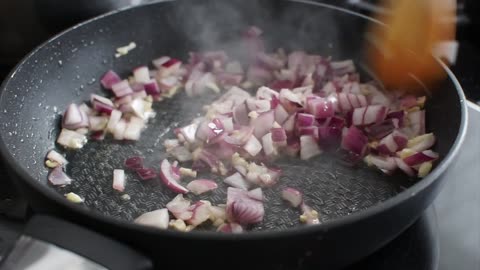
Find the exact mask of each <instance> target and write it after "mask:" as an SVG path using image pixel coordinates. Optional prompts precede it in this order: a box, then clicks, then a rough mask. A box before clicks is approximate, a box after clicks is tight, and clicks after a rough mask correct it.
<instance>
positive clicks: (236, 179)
mask: <svg viewBox="0 0 480 270" xmlns="http://www.w3.org/2000/svg"><path fill="white" fill-rule="evenodd" d="M223 182H224V183H225V184H227V185H229V186H232V187H235V188H239V189H243V190H248V189H249V188H250V183H249V182H247V181H246V180H245V178H243V176H242V175H241V174H240V173H238V172H237V173H234V174H232V175H230V176H229V177H227V178H225V179H224V180H223Z"/></svg>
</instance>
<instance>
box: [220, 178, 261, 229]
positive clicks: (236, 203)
mask: <svg viewBox="0 0 480 270" xmlns="http://www.w3.org/2000/svg"><path fill="white" fill-rule="evenodd" d="M226 212H227V217H228V219H229V221H233V222H237V223H239V224H255V223H259V222H261V221H262V220H263V216H264V214H265V210H264V207H263V203H262V202H261V201H258V200H254V199H252V198H250V197H249V196H248V193H247V191H245V190H242V189H238V188H232V187H229V188H228V190H227V208H226Z"/></svg>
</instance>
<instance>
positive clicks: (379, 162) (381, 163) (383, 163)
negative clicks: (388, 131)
mask: <svg viewBox="0 0 480 270" xmlns="http://www.w3.org/2000/svg"><path fill="white" fill-rule="evenodd" d="M365 158H366V159H367V161H368V163H371V164H373V165H375V167H377V168H378V169H380V170H382V171H388V172H391V171H394V170H395V169H396V168H397V163H396V162H395V159H394V158H393V157H381V156H374V155H368V156H366V157H365Z"/></svg>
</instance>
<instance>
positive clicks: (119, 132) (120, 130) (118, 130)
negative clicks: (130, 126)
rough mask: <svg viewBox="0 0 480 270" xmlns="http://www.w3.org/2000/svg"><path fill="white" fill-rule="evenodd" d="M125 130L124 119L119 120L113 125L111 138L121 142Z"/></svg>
mask: <svg viewBox="0 0 480 270" xmlns="http://www.w3.org/2000/svg"><path fill="white" fill-rule="evenodd" d="M125 128H127V121H125V119H120V121H118V123H117V124H116V125H115V128H114V130H113V132H112V133H113V138H114V139H115V140H123V134H124V133H125Z"/></svg>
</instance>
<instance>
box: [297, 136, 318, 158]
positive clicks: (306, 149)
mask: <svg viewBox="0 0 480 270" xmlns="http://www.w3.org/2000/svg"><path fill="white" fill-rule="evenodd" d="M321 153H322V150H320V147H319V146H318V143H317V141H316V140H315V138H314V137H313V136H309V135H304V136H301V137H300V158H301V159H303V160H307V159H310V158H312V157H314V156H317V155H320V154H321Z"/></svg>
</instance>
